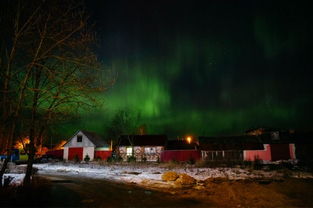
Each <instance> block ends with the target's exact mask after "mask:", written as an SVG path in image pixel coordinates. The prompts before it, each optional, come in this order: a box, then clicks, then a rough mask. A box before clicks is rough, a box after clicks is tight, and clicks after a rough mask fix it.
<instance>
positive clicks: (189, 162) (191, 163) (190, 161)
mask: <svg viewBox="0 0 313 208" xmlns="http://www.w3.org/2000/svg"><path fill="white" fill-rule="evenodd" d="M195 163H196V160H195V159H194V158H192V157H191V158H189V160H188V161H187V164H190V165H193V164H195Z"/></svg>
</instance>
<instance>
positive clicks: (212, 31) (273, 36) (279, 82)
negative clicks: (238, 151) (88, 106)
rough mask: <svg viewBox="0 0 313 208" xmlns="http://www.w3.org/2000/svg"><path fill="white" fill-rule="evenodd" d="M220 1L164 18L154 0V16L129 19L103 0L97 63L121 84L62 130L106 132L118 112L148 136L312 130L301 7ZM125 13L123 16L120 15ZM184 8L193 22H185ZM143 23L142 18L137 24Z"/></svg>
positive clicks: (307, 20)
mask: <svg viewBox="0 0 313 208" xmlns="http://www.w3.org/2000/svg"><path fill="white" fill-rule="evenodd" d="M124 3H125V2H124ZM111 4H112V5H111ZM126 4H127V3H126ZM160 4H161V3H160ZM224 4H227V3H224ZM224 4H223V3H215V4H214V3H212V5H210V6H211V7H210V8H209V7H208V8H209V9H208V10H205V9H203V8H202V5H197V4H195V5H192V6H191V8H189V7H188V5H182V6H181V11H180V12H177V17H173V16H170V17H169V19H168V21H166V18H167V17H168V16H167V15H168V14H170V10H171V8H168V9H163V8H162V7H158V4H157V3H155V5H154V6H155V7H156V9H155V10H156V11H158V13H157V15H153V14H150V13H149V14H150V15H147V13H148V12H149V11H150V10H152V9H154V7H153V5H152V6H151V8H150V7H149V8H148V11H147V12H145V11H141V10H140V11H138V12H137V13H136V14H132V15H130V12H128V11H127V9H126V8H127V5H126V6H125V8H124V10H123V9H121V8H119V7H114V3H112V2H111V3H107V4H105V6H106V7H108V8H107V9H104V11H102V10H101V9H100V8H101V5H100V6H97V7H99V8H98V10H96V11H95V14H96V15H95V19H96V20H99V19H100V18H105V19H106V20H105V23H102V24H100V27H99V28H100V29H99V31H100V38H101V43H102V44H100V46H101V47H100V49H99V56H100V58H101V59H102V60H103V62H104V63H105V65H106V67H108V68H110V69H112V70H113V71H115V72H116V73H117V74H118V76H117V81H116V83H115V85H114V86H112V87H111V88H110V89H109V90H108V91H107V92H106V93H105V94H100V95H99V94H97V95H95V96H96V97H97V98H98V99H99V100H101V102H102V103H103V105H102V106H101V107H99V108H97V109H94V110H93V111H92V112H85V113H83V115H82V116H81V118H80V119H76V120H75V121H69V122H67V123H66V124H62V127H60V131H62V133H63V134H64V135H66V136H67V135H70V134H72V133H73V132H75V130H77V129H88V130H91V131H96V132H98V133H100V134H104V135H105V131H106V129H107V128H108V127H109V125H110V119H111V118H112V117H113V116H114V114H115V113H116V112H117V111H118V110H121V109H129V110H130V111H131V112H136V113H139V114H140V116H141V117H140V118H141V124H144V125H145V126H146V127H147V132H148V133H151V134H167V135H169V136H171V137H176V136H181V135H185V134H193V135H206V136H210V135H225V134H239V133H242V132H244V131H245V130H246V129H249V128H253V127H274V128H275V127H276V128H301V129H312V124H313V118H312V116H311V115H313V112H312V108H311V106H313V92H312V91H313V90H312V84H311V80H310V78H309V77H310V75H312V72H311V69H312V40H311V37H312V29H309V25H311V26H312V22H313V21H312V18H311V16H310V15H309V14H308V12H309V11H308V10H307V9H306V8H305V5H302V6H301V7H297V6H295V7H294V5H292V4H287V5H285V6H284V7H282V8H280V7H281V5H280V4H278V3H277V4H274V3H273V4H274V5H272V4H270V3H268V4H264V5H265V6H264V5H263V7H261V9H259V8H258V7H257V6H255V5H252V3H251V5H248V6H246V7H244V6H243V5H244V4H239V6H238V5H237V7H236V9H237V10H236V9H234V10H232V6H233V5H231V4H228V6H227V7H226V9H225V8H224V6H225V5H224ZM108 5H109V6H108ZM112 8H113V9H112ZM247 8H248V9H247ZM269 8H271V9H269ZM109 10H110V11H109ZM111 10H112V11H111ZM122 10H123V12H125V11H126V12H125V14H124V16H123V17H124V18H117V14H116V13H118V14H119V15H121V14H120V13H121V12H120V13H119V11H122ZM269 10H270V11H269ZM278 10H282V11H283V12H281V13H279V12H278ZM97 11H98V13H100V12H104V13H106V15H105V17H102V16H100V17H99V15H100V14H98V13H97ZM186 11H187V12H188V14H189V16H188V17H190V18H185V17H182V16H181V15H182V14H181V13H184V12H186ZM224 12H225V13H224ZM239 13H240V15H239ZM97 14H98V16H97ZM160 14H161V15H160ZM162 14H163V16H162ZM184 14H185V13H184ZM191 14H192V15H193V16H192V15H191ZM291 14H293V16H292V15H291ZM129 15H130V16H129ZM145 15H146V16H145ZM129 17H130V18H129ZM139 17H145V18H146V19H145V21H143V20H142V19H140V21H139V20H138V21H134V20H137V18H139ZM179 17H182V18H179ZM127 18H129V19H127ZM171 23H175V24H173V25H175V26H173V27H172V25H171ZM150 24H151V25H153V26H155V28H154V27H153V26H150ZM147 25H148V26H147ZM311 26H310V27H311ZM106 31H107V32H106Z"/></svg>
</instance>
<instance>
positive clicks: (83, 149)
mask: <svg viewBox="0 0 313 208" xmlns="http://www.w3.org/2000/svg"><path fill="white" fill-rule="evenodd" d="M63 147H64V152H63V159H64V160H66V161H67V160H74V159H75V158H77V159H79V160H84V158H85V157H86V156H87V155H88V156H89V158H90V160H93V159H94V158H96V157H98V156H99V157H100V158H101V159H104V158H102V156H101V155H104V154H103V153H105V155H110V152H111V151H110V147H109V145H108V144H107V143H106V142H105V141H104V140H103V139H102V138H101V136H99V135H97V134H96V133H93V132H89V131H84V130H80V131H78V132H76V133H75V134H74V136H72V137H71V138H70V139H69V140H68V142H67V143H65V144H64V146H63Z"/></svg>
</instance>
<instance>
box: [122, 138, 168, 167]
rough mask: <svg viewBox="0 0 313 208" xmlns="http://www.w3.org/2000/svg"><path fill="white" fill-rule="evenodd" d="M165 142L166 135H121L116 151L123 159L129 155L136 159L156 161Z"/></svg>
mask: <svg viewBox="0 0 313 208" xmlns="http://www.w3.org/2000/svg"><path fill="white" fill-rule="evenodd" d="M166 142H167V136H166V135H121V136H120V138H119V141H118V147H117V153H118V154H119V156H120V157H122V158H123V160H124V161H126V160H127V159H128V158H130V157H135V158H136V160H137V161H158V160H160V157H161V152H162V151H163V150H164V147H165V145H166Z"/></svg>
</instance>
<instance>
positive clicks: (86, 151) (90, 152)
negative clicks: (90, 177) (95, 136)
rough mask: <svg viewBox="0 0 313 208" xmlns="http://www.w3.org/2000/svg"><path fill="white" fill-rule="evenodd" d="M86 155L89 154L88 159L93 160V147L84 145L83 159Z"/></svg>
mask: <svg viewBox="0 0 313 208" xmlns="http://www.w3.org/2000/svg"><path fill="white" fill-rule="evenodd" d="M86 155H88V156H89V158H90V160H93V159H94V157H95V148H94V147H84V149H83V160H84V159H85V157H86Z"/></svg>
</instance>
